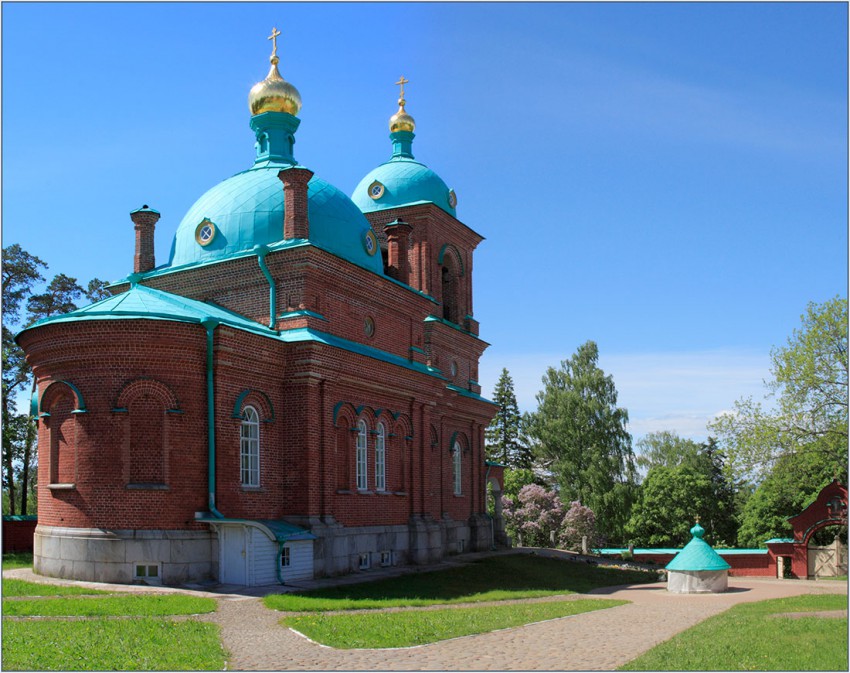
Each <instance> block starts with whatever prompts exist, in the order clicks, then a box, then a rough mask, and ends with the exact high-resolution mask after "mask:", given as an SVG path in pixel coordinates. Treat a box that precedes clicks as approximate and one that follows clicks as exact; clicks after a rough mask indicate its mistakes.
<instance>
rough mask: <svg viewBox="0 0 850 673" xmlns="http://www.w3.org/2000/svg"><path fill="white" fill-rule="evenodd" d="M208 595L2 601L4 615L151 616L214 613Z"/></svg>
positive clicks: (139, 595) (114, 595)
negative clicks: (201, 596)
mask: <svg viewBox="0 0 850 673" xmlns="http://www.w3.org/2000/svg"><path fill="white" fill-rule="evenodd" d="M215 607H216V602H215V600H214V599H212V598H197V597H195V596H186V595H181V594H164V595H150V594H113V595H107V596H103V597H102V598H101V597H98V598H64V599H61V600H60V599H55V600H38V599H34V600H4V601H3V615H4V616H6V617H34V616H42V617H72V616H74V617H118V616H140V617H154V616H163V615H197V614H201V613H203V612H215Z"/></svg>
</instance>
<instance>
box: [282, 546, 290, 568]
mask: <svg viewBox="0 0 850 673" xmlns="http://www.w3.org/2000/svg"><path fill="white" fill-rule="evenodd" d="M291 565H292V549H291V548H290V547H288V546H286V545H284V547H283V548H282V549H281V550H280V567H281V568H289V567H290V566H291Z"/></svg>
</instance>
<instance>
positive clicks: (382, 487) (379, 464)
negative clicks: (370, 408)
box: [375, 423, 387, 491]
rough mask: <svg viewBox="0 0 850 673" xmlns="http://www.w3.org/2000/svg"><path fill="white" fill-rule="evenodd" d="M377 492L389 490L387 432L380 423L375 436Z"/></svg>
mask: <svg viewBox="0 0 850 673" xmlns="http://www.w3.org/2000/svg"><path fill="white" fill-rule="evenodd" d="M375 490H376V491H386V490H387V431H386V428H384V424H383V423H378V428H377V431H376V434H375Z"/></svg>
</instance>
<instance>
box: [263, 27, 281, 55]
mask: <svg viewBox="0 0 850 673" xmlns="http://www.w3.org/2000/svg"><path fill="white" fill-rule="evenodd" d="M279 36H280V31H279V30H278V29H277V28H275V27H273V28H272V34H271V35H269V36H268V37H267V38H266V39H267V40H271V41H272V58H274V57H275V56H277V38H278V37H279Z"/></svg>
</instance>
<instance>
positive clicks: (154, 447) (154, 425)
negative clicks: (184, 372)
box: [113, 378, 182, 489]
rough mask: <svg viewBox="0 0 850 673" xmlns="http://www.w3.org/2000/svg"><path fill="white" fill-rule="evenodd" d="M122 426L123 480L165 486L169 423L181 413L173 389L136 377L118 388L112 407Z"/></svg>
mask: <svg viewBox="0 0 850 673" xmlns="http://www.w3.org/2000/svg"><path fill="white" fill-rule="evenodd" d="M113 412H116V413H118V414H119V419H118V423H119V424H120V426H121V433H120V437H121V459H122V468H123V480H124V483H125V485H126V486H127V487H128V488H151V489H159V488H167V486H168V480H169V472H170V462H171V461H170V454H171V435H172V431H171V425H172V424H173V423H174V422H175V421H174V419H175V418H176V417H179V415H180V414H182V412H181V410H180V408H179V402H178V399H177V396H176V395H175V394H174V391H172V390H171V388H169V387H168V386H167V385H166V384H165V383H162V382H161V381H158V380H156V379H151V378H141V379H135V380H133V381H130V382H129V383H127V384H126V385H125V386H124V387H123V388H122V390H121V392H120V393H119V395H118V399H117V401H116V405H115V407H114V408H113Z"/></svg>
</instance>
